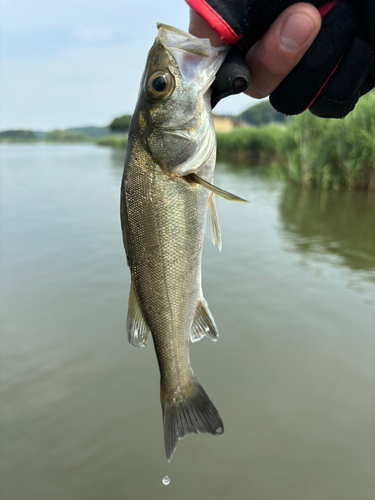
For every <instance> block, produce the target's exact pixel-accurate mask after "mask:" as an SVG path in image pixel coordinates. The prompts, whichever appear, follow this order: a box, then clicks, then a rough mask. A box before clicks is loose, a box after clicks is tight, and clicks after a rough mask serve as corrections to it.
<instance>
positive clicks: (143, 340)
mask: <svg viewBox="0 0 375 500" xmlns="http://www.w3.org/2000/svg"><path fill="white" fill-rule="evenodd" d="M126 331H127V334H128V340H129V342H130V343H131V344H132V345H134V346H135V347H146V344H147V340H148V336H149V334H150V328H149V326H148V325H147V323H146V321H145V319H144V317H143V313H142V310H141V307H140V305H139V301H138V296H137V292H136V289H135V285H134V283H133V281H132V284H131V286H130V294H129V308H128V318H127V320H126Z"/></svg>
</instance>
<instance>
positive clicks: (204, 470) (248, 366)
mask: <svg viewBox="0 0 375 500" xmlns="http://www.w3.org/2000/svg"><path fill="white" fill-rule="evenodd" d="M0 154H1V156H0V158H1V238H2V242H1V245H2V246H1V257H2V258H1V294H2V297H1V308H2V329H3V333H2V339H1V377H2V384H1V417H2V433H1V465H2V476H1V488H2V493H3V497H4V499H6V500H25V499H31V498H32V499H34V498H35V499H37V500H51V499H55V500H68V499H69V500H102V499H106V500H118V499H126V500H128V499H129V500H133V499H134V500H138V499H139V500H145V499H153V500H159V499H163V500H168V499H173V500H176V499H177V500H191V499H192V498H196V499H202V500H203V499H204V500H211V499H212V500H214V499H215V500H221V499H222V500H227V499H229V498H234V499H236V500H238V499H249V498H250V499H254V500H271V499H272V500H275V499H277V500H279V499H280V500H284V499H285V500H325V499H327V500H328V499H329V500H336V499H337V500H353V499H360V500H372V499H373V498H374V495H375V480H374V466H375V456H374V449H375V430H374V423H375V417H374V405H373V401H374V398H373V396H374V390H373V388H374V379H375V369H374V359H375V357H374V353H375V196H374V193H364V192H357V193H349V192H343V193H332V192H328V193H323V194H319V193H318V192H303V191H300V190H299V189H296V188H291V187H287V186H286V185H285V184H283V183H280V182H277V181H271V180H268V179H265V178H262V177H261V176H259V175H258V174H256V173H255V172H252V171H249V170H243V169H241V170H237V169H233V168H230V167H229V166H228V165H227V166H226V165H219V166H218V169H217V175H216V183H217V184H218V185H219V186H221V187H223V188H225V189H227V190H229V191H233V192H235V193H236V194H238V195H239V196H242V197H245V198H248V199H250V200H251V204H250V205H247V206H244V205H243V204H235V203H232V204H231V203H229V202H225V201H224V200H219V202H218V206H219V207H218V208H219V214H220V219H221V226H222V233H223V250H222V252H221V254H220V253H219V252H218V251H217V250H216V248H213V247H212V245H211V244H210V242H208V241H207V242H206V244H205V248H204V256H203V261H204V264H203V288H204V293H205V297H206V299H207V301H208V303H209V305H210V309H211V311H212V313H213V314H214V316H215V320H216V323H217V325H218V327H219V331H220V339H219V342H217V343H216V344H214V343H212V342H210V341H209V340H203V341H202V342H200V343H198V344H194V345H193V346H192V348H191V358H192V364H193V367H194V370H195V373H196V375H197V377H198V378H199V380H200V381H201V383H202V385H203V386H204V388H205V389H206V391H207V392H208V394H209V395H210V396H211V398H212V400H213V401H214V402H215V404H216V406H217V407H218V409H219V411H220V413H221V415H222V417H223V420H224V424H225V434H224V436H223V437H221V438H216V437H212V436H208V435H198V436H195V435H194V436H190V437H188V438H187V439H186V440H185V441H184V442H183V443H180V445H179V447H178V449H177V452H176V454H175V456H174V458H173V460H172V462H171V464H168V463H167V461H166V459H165V456H164V449H163V437H162V423H161V408H160V402H159V374H158V368H157V363H156V358H155V354H154V351H153V346H152V343H151V344H150V345H149V346H148V347H147V348H146V349H145V350H138V349H135V348H133V347H131V346H130V345H129V344H128V343H127V339H126V335H125V319H126V310H127V294H128V289H129V272H128V269H127V267H126V260H125V255H124V251H123V248H122V240H121V231H120V224H119V208H118V205H119V185H120V178H121V175H122V163H123V153H121V152H118V151H111V150H108V149H99V148H96V147H95V146H44V145H35V146H2V147H1V149H0ZM166 475H168V476H169V477H170V479H171V483H170V484H169V485H168V486H164V485H163V484H162V479H163V477H165V476H166Z"/></svg>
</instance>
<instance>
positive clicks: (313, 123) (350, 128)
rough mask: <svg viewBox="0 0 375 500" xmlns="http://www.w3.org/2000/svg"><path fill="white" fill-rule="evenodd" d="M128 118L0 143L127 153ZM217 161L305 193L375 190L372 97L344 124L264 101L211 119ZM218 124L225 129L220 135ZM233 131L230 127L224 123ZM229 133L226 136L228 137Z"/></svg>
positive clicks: (4, 135)
mask: <svg viewBox="0 0 375 500" xmlns="http://www.w3.org/2000/svg"><path fill="white" fill-rule="evenodd" d="M130 119H131V116H130V115H123V116H121V117H118V118H116V119H114V120H113V121H112V123H111V124H110V125H109V127H82V128H75V129H68V130H53V131H51V132H48V133H43V132H32V131H28V130H13V131H12V130H8V131H4V132H0V143H2V142H3V143H4V142H7V143H27V144H29V143H36V142H45V143H90V142H91V143H95V144H97V145H98V146H105V147H111V148H122V149H126V146H127V132H128V129H129V124H130ZM214 120H215V127H216V130H217V132H216V136H217V152H218V160H227V161H235V162H236V163H237V164H238V163H241V164H242V166H244V167H246V168H253V167H260V170H261V171H262V172H264V174H265V175H272V176H275V177H278V178H282V179H287V180H289V181H292V182H294V183H297V184H300V185H302V186H303V187H308V188H309V187H311V188H313V187H317V188H321V189H336V190H340V189H349V190H357V189H361V190H375V92H370V93H369V94H367V95H366V96H364V97H362V98H361V99H360V100H359V102H358V104H357V106H356V108H355V110H354V111H353V112H351V113H350V114H349V115H348V116H347V117H346V118H345V119H343V120H335V119H322V118H317V117H315V116H313V115H312V114H311V113H309V112H305V113H303V114H302V115H299V116H295V117H288V118H286V117H285V116H284V115H281V114H280V113H277V112H276V111H275V110H274V109H273V108H272V106H271V105H270V104H269V102H268V101H263V102H261V103H259V104H257V105H255V106H252V107H251V108H249V109H248V110H246V111H244V112H243V113H241V114H240V115H238V116H237V117H234V118H232V119H231V120H230V119H229V117H224V118H220V117H214ZM220 120H221V121H222V122H223V124H224V122H225V127H223V129H222V130H225V132H220V131H219V130H220ZM229 121H231V123H232V125H231V126H229V127H228V122H229ZM228 130H229V131H228Z"/></svg>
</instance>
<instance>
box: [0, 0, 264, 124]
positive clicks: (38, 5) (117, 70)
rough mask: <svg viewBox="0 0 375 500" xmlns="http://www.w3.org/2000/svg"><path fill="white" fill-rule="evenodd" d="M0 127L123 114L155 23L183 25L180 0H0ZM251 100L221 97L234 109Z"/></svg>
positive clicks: (129, 107) (185, 11) (225, 108)
mask: <svg viewBox="0 0 375 500" xmlns="http://www.w3.org/2000/svg"><path fill="white" fill-rule="evenodd" d="M0 9H1V12H0V19H1V20H0V29H1V54H0V56H1V63H0V130H6V129H31V130H51V129H54V128H68V127H75V126H86V125H96V126H106V125H108V124H109V123H110V122H111V121H112V120H113V118H115V117H117V116H120V115H122V114H126V113H129V114H131V113H132V111H133V109H134V107H135V103H136V99H137V95H138V89H139V82H140V79H141V75H142V72H143V69H144V65H145V61H146V57H147V52H148V50H149V49H150V47H151V45H152V44H153V41H154V38H155V36H156V23H157V22H163V23H166V24H170V25H172V26H175V27H177V28H180V29H182V30H185V31H186V30H187V29H188V24H189V8H188V7H187V5H186V4H185V2H184V1H183V0H163V1H162V2H159V1H157V0H133V1H130V0H105V1H104V0H101V1H99V0H52V1H51V0H0ZM256 102H257V101H255V100H253V99H251V98H249V97H247V96H245V95H240V96H234V97H229V98H227V99H224V100H223V101H221V103H219V104H218V106H217V107H216V108H215V112H216V113H218V114H220V113H222V114H237V113H238V112H240V111H243V110H244V109H246V108H247V107H249V106H251V105H252V104H254V103H256Z"/></svg>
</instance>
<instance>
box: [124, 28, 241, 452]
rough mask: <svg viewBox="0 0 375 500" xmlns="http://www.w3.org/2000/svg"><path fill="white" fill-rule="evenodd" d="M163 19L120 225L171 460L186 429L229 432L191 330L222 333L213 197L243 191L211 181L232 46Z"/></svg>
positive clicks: (138, 115)
mask: <svg viewBox="0 0 375 500" xmlns="http://www.w3.org/2000/svg"><path fill="white" fill-rule="evenodd" d="M157 27H158V33H157V37H156V39H155V43H154V44H153V46H152V48H151V50H150V52H149V54H148V57H147V62H146V67H145V71H144V73H143V76H142V79H141V84H140V91H139V95H138V101H137V104H136V107H135V111H134V113H133V117H132V120H131V124H130V128H129V136H128V146H127V153H126V159H125V166H124V174H123V179H122V184H121V225H122V233H123V241H124V247H125V252H126V256H127V262H128V266H129V268H130V273H131V287H130V293H129V306H128V316H127V322H126V330H127V335H128V340H129V342H130V343H131V344H132V345H134V346H136V347H144V346H145V345H146V343H147V340H148V338H149V336H150V334H151V335H152V337H153V342H154V347H155V352H156V357H157V361H158V364H159V369H160V400H161V406H162V415H163V429H164V445H165V453H166V456H167V459H168V461H170V460H171V458H172V456H173V454H174V452H175V449H176V447H177V443H178V440H181V439H183V438H184V437H185V436H186V435H188V434H190V433H198V432H206V433H211V434H213V435H222V434H223V432H224V425H223V422H222V419H221V417H220V415H219V412H218V411H217V409H216V407H215V406H214V404H213V403H212V401H211V400H210V398H209V397H208V395H207V394H206V392H205V391H204V389H203V387H202V386H201V384H200V383H199V382H198V380H197V378H196V377H195V374H194V372H193V369H192V367H191V364H190V358H189V339H190V340H191V341H192V342H196V341H198V340H200V339H201V338H203V337H204V336H207V337H209V338H210V339H211V340H213V341H216V340H217V338H218V335H219V334H218V329H217V326H216V324H215V320H214V318H213V316H212V314H211V312H210V310H209V308H208V304H207V302H206V301H205V299H204V296H203V292H202V284H201V281H202V280H201V261H202V245H203V238H204V234H205V227H206V226H207V232H208V234H209V236H210V237H211V239H212V241H213V243H214V244H216V245H217V246H218V247H219V249H221V232H220V226H219V221H218V215H217V210H216V204H215V198H214V196H215V194H218V195H219V196H223V197H224V198H226V199H229V200H235V201H245V200H242V199H241V198H238V197H236V196H235V195H232V194H230V193H228V192H226V191H223V190H222V189H220V188H218V187H216V186H214V185H213V176H214V169H215V161H216V138H215V130H214V125H213V120H212V114H211V104H210V96H211V91H210V86H211V84H212V82H213V80H214V78H215V75H216V72H217V70H218V69H219V67H220V65H221V64H222V62H223V60H224V58H225V56H226V53H227V49H226V48H214V47H211V45H210V42H209V40H207V39H198V38H196V37H194V36H192V35H190V34H188V33H184V32H183V31H181V30H178V29H176V28H173V27H171V26H167V25H164V24H158V25H157ZM206 219H207V224H206Z"/></svg>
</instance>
